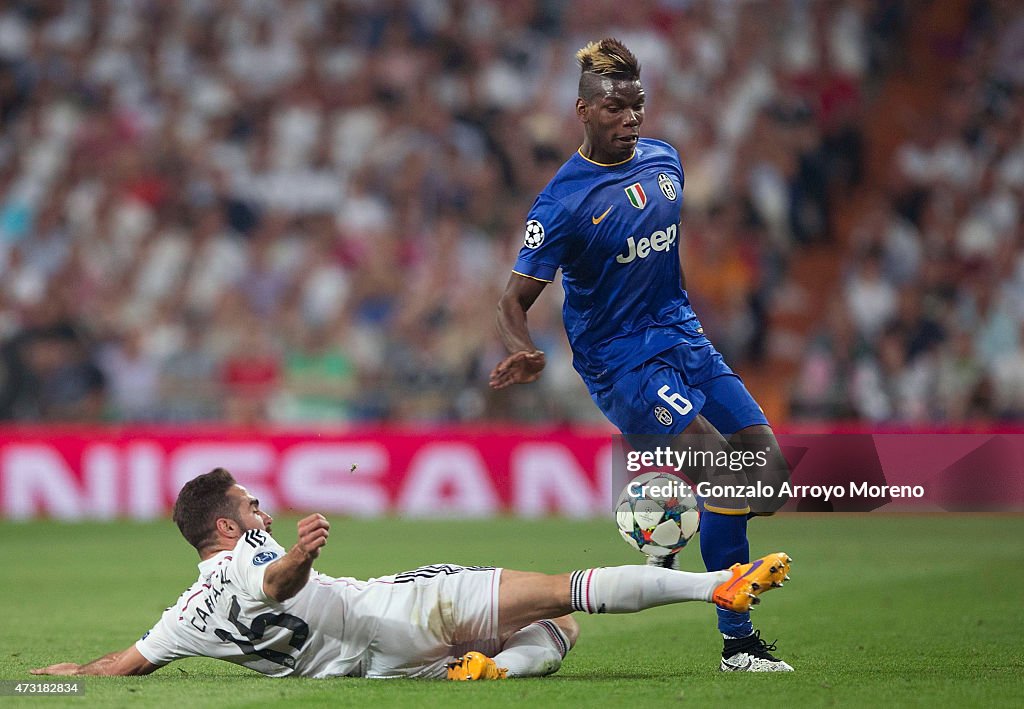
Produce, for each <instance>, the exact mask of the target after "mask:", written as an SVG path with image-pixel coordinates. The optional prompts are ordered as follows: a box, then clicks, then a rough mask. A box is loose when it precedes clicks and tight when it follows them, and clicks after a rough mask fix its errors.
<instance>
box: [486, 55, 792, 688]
mask: <svg viewBox="0 0 1024 709" xmlns="http://www.w3.org/2000/svg"><path fill="white" fill-rule="evenodd" d="M576 58H577V60H578V62H579V65H580V69H581V75H580V81H579V97H578V98H577V99H576V117H577V118H578V119H579V121H580V123H582V124H583V131H584V137H583V144H582V145H581V146H580V148H579V150H577V151H576V153H575V154H573V155H572V157H570V158H569V159H568V160H567V161H566V162H565V164H564V165H562V167H561V168H560V169H559V171H558V173H557V174H556V175H555V177H554V178H553V179H552V180H551V182H549V183H548V185H547V187H545V188H544V190H543V191H542V192H541V193H540V195H538V197H537V199H536V200H535V201H534V203H533V207H532V208H531V209H530V212H529V214H528V216H527V222H526V236H525V239H524V244H523V247H522V249H521V250H520V252H519V258H518V260H517V261H516V264H515V267H514V268H513V272H512V275H511V277H510V278H509V281H508V285H507V286H506V288H505V292H504V294H503V295H502V297H501V301H500V302H499V305H498V315H497V327H498V332H499V334H500V336H501V338H502V341H503V342H504V344H505V347H506V349H507V350H508V352H509V353H510V354H509V356H508V357H506V358H505V359H504V360H503V361H501V362H500V363H499V364H498V365H497V366H496V367H495V368H494V371H493V372H492V373H491V377H490V384H491V386H492V387H493V388H495V389H501V388H504V387H507V386H509V385H512V384H517V383H526V382H532V381H534V380H536V379H537V378H538V377H539V376H540V373H541V370H542V369H543V368H544V364H545V360H544V353H543V352H541V351H539V350H538V349H537V347H536V346H535V345H534V343H533V341H532V339H531V338H530V333H529V330H528V327H527V317H526V313H527V310H529V308H530V306H531V305H533V303H534V301H536V299H537V297H538V296H539V295H540V293H541V291H542V290H543V289H544V287H545V286H546V285H547V284H548V283H550V282H551V281H552V280H553V279H554V277H555V273H556V272H557V271H558V269H561V270H562V284H563V287H564V290H565V305H564V307H563V317H564V322H565V329H566V333H567V335H568V337H569V343H570V345H571V347H572V351H573V365H574V367H575V368H576V370H577V371H578V372H579V374H580V376H581V377H582V378H583V381H584V382H585V383H586V385H587V388H588V389H589V391H590V394H591V397H592V398H593V400H594V402H595V403H596V404H597V405H598V407H599V408H600V409H601V410H602V411H603V412H604V414H605V415H606V416H607V417H608V419H609V420H610V421H611V422H612V423H613V424H615V426H616V427H617V428H618V429H619V430H620V431H622V433H623V434H625V435H626V436H627V437H630V440H631V442H632V441H633V440H634V439H635V438H636V437H646V436H651V437H659V438H662V439H664V437H666V436H669V437H674V438H670V439H669V440H673V441H674V445H675V446H676V447H678V448H686V447H689V448H692V447H693V446H692V441H695V440H697V441H700V446H701V449H702V450H708V449H710V450H715V451H719V452H720V451H729V452H735V451H743V450H747V451H752V450H753V449H754V448H755V447H757V446H759V450H762V451H763V450H765V449H766V448H767V449H770V450H768V453H767V460H766V463H767V464H766V465H762V466H760V467H756V466H751V467H750V468H749V469H745V470H744V471H743V472H741V473H739V474H730V473H726V474H725V475H724V476H723V473H724V472H725V471H722V470H712V469H703V470H700V471H690V477H691V479H692V480H693V481H694V482H699V481H700V480H704V481H708V482H713V483H728V484H729V485H731V486H732V487H731V489H733V490H735V489H737V488H740V487H741V486H742V484H743V483H749V484H753V483H754V482H755V481H756V480H761V481H762V482H764V483H766V484H770V485H773V486H774V489H776V490H778V489H779V483H780V482H781V481H783V480H785V479H788V474H789V470H788V466H787V465H786V462H785V459H784V458H783V457H782V454H781V451H780V449H779V446H778V442H777V441H776V440H775V437H774V435H773V433H772V430H771V428H770V427H769V426H768V421H767V419H766V418H765V416H764V413H763V412H762V411H761V408H760V407H759V406H758V405H757V403H756V402H755V401H754V399H753V397H752V396H751V395H750V393H749V392H748V391H747V389H746V387H745V386H744V385H743V382H742V381H741V380H740V378H739V377H738V376H736V374H735V373H733V371H732V370H731V369H730V368H729V366H728V365H727V364H726V363H725V361H724V360H723V358H722V356H721V355H720V354H719V353H718V352H717V351H716V350H715V348H714V347H713V346H712V345H711V342H710V341H709V340H708V339H707V337H705V335H704V330H703V328H702V326H701V324H700V322H699V321H698V320H697V316H696V314H695V313H694V311H693V308H692V307H691V306H690V301H689V298H688V296H687V293H686V290H685V287H686V286H685V277H684V275H683V270H682V266H681V264H680V260H679V239H680V227H679V222H680V209H681V206H682V191H683V170H682V167H681V165H680V161H679V154H678V153H677V152H676V150H675V149H674V148H673V147H672V146H671V145H669V144H667V143H664V142H661V141H658V140H651V139H646V138H645V139H641V138H640V126H641V124H642V123H643V120H644V100H645V96H644V89H643V85H642V83H641V81H640V66H639V64H638V62H637V60H636V58H635V57H634V56H633V54H632V53H631V52H630V51H629V50H628V49H627V48H626V47H625V46H624V45H623V44H622V43H621V42H619V41H618V40H615V39H611V38H609V39H603V40H601V41H600V42H592V43H590V44H589V45H587V46H586V47H584V48H583V49H581V50H580V51H579V52H577V54H576ZM686 442H691V443H686ZM700 501H701V503H702V505H703V509H702V511H701V534H700V545H701V555H702V556H703V560H704V564H705V566H706V567H707V568H708V569H721V568H727V567H728V566H730V565H731V564H733V563H746V562H748V561H749V546H748V542H747V519H748V516H756V515H768V514H772V513H774V512H775V511H777V510H778V509H779V507H781V506H782V504H783V503H784V502H785V499H784V498H782V497H771V498H768V499H757V498H754V497H747V496H743V495H736V494H723V495H722V496H721V497H717V496H715V497H709V498H708V499H702V500H700ZM652 561H653V562H654V563H657V564H661V565H665V566H673V565H674V564H675V563H676V560H675V556H669V557H662V558H660V559H658V558H656V559H653V560H652ZM718 627H719V630H720V631H721V633H722V635H723V638H724V648H723V652H722V660H721V664H720V669H721V670H723V671H751V672H768V671H771V672H778V671H791V670H792V669H793V668H792V667H791V666H790V665H789V664H787V663H786V662H784V661H782V660H780V659H778V658H776V657H775V656H773V655H772V651H774V650H775V646H774V644H768V643H766V642H765V641H764V640H762V639H761V637H760V633H759V632H756V631H755V630H754V628H753V626H752V624H751V622H750V616H749V613H736V612H732V611H728V610H724V609H718Z"/></svg>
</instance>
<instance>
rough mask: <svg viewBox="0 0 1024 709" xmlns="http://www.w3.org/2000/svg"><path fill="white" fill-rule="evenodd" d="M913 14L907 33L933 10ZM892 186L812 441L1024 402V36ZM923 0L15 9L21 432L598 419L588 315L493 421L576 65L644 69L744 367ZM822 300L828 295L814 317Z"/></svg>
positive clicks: (722, 315) (988, 31)
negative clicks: (510, 281) (509, 323)
mask: <svg viewBox="0 0 1024 709" xmlns="http://www.w3.org/2000/svg"><path fill="white" fill-rule="evenodd" d="M909 4H910V5H912V4H913V3H912V2H911V3H909ZM981 4H982V5H984V8H983V9H982V11H978V12H976V13H975V15H974V24H973V25H972V27H971V28H970V32H969V34H968V35H967V36H965V41H964V60H963V62H962V63H961V69H960V71H959V72H958V73H957V75H956V76H955V77H951V81H950V87H949V91H948V98H947V102H946V105H945V106H944V107H943V110H942V112H941V115H940V116H936V117H935V119H934V120H933V121H930V122H929V123H928V124H927V125H922V130H921V132H920V133H919V134H918V136H917V137H916V138H915V140H914V142H912V143H908V144H907V145H905V146H903V147H902V148H901V149H900V151H899V152H898V154H897V155H895V156H894V161H895V162H894V177H893V185H892V186H891V189H889V190H887V191H884V192H879V195H880V196H879V197H878V198H877V200H876V201H875V203H874V204H873V207H872V209H870V210H868V211H866V212H865V213H864V214H863V217H862V219H861V221H860V223H859V224H858V226H857V236H856V239H855V241H856V244H855V249H854V252H853V254H852V256H851V260H850V263H849V264H848V268H847V271H848V273H846V277H847V281H846V286H845V291H843V292H842V294H841V295H840V297H839V298H838V299H837V300H836V302H835V304H834V307H833V308H832V310H831V312H830V317H829V320H828V325H827V327H826V328H825V329H824V330H823V331H822V332H821V333H820V336H819V337H817V338H816V339H815V343H814V346H813V347H810V348H808V355H807V359H806V361H805V362H804V364H803V366H802V368H801V372H800V374H799V376H798V380H797V382H796V388H795V393H794V397H793V410H794V413H795V414H797V415H799V416H807V417H819V416H824V417H830V418H849V417H856V418H863V419H868V420H872V421H885V420H901V419H914V420H920V419H929V418H947V417H948V418H963V417H967V416H975V415H986V416H992V415H1010V414H1012V413H1014V412H1017V413H1019V412H1020V411H1021V407H1022V404H1024V349H1022V348H1024V338H1022V337H1021V321H1022V318H1021V315H1022V304H1024V261H1022V260H1021V251H1022V249H1021V227H1020V223H1021V217H1020V213H1019V207H1020V198H1021V195H1022V191H1021V188H1022V185H1024V143H1022V142H1021V135H1024V130H1022V126H1021V116H1022V98H1021V96H1022V94H1021V80H1022V78H1024V77H1022V73H1021V67H1022V66H1024V57H1022V56H1021V47H1024V39H1022V38H1021V35H1022V34H1024V27H1022V22H1024V15H1022V14H1021V13H1019V12H1017V13H1016V14H1015V15H1013V13H1011V14H1010V16H1006V12H1007V10H1006V8H1007V7H1010V8H1011V9H1012V3H1002V4H1000V3H998V2H997V3H993V4H992V5H991V7H990V6H989V4H988V3H981ZM908 14H909V10H908V2H903V1H901V0H841V1H840V0H820V1H812V0H803V1H802V0H792V1H786V2H777V3H776V2H743V1H740V0H734V1H730V0H636V1H635V2H631V3H629V4H628V11H623V5H622V3H621V2H618V1H617V0H585V1H584V0H579V1H574V2H560V1H557V0H501V1H499V0H472V1H470V0H417V1H413V0H408V1H401V0H189V1H188V2H180V3H179V2H164V1H162V0H32V1H31V2H29V1H28V0H24V1H19V0H9V2H6V3H4V4H3V6H2V8H0V420H15V421H78V422H81V421H144V422H184V421H207V420H228V421H233V422H239V423H255V422H261V421H273V422H281V423H302V424H310V423H317V422H323V423H332V424H337V423H340V422H354V423H358V422H363V421H394V422H445V421H478V420H490V419H517V420H525V421H541V422H555V423H559V422H571V421H580V420H598V419H600V414H598V413H597V411H596V408H595V407H594V406H593V404H592V403H591V402H590V401H589V397H588V396H587V394H586V391H585V389H584V388H583V386H582V384H581V383H580V382H579V379H578V377H577V376H576V374H575V373H574V372H573V370H572V364H571V355H570V353H569V351H568V346H567V344H566V341H565V336H564V333H563V331H562V328H561V322H560V306H561V288H560V287H558V286H555V287H553V288H548V289H547V290H546V291H545V293H544V294H543V296H542V299H541V300H540V301H539V302H538V304H537V305H536V306H535V307H534V308H533V309H532V310H531V312H530V318H531V331H532V332H533V333H534V335H535V338H536V340H537V344H538V345H539V346H540V347H541V348H542V349H544V350H545V351H546V352H547V354H548V370H547V371H546V373H545V375H544V376H543V377H542V378H541V380H540V382H538V383H537V384H535V385H530V386H527V387H516V388H513V389H512V390H509V391H506V392H500V393H497V394H496V393H493V392H490V391H489V390H488V389H487V386H486V380H487V373H488V372H489V370H490V368H491V367H492V366H493V365H494V364H495V363H496V362H498V361H499V360H500V358H501V356H502V355H503V350H502V348H501V346H500V343H499V342H498V340H497V338H496V336H495V334H494V327H493V321H494V308H495V305H496V303H497V300H498V296H499V294H500V292H501V290H502V289H503V287H504V283H505V280H506V278H507V277H508V273H509V271H510V268H511V266H512V264H513V262H514V259H515V254H516V252H517V251H518V249H519V246H520V245H521V243H522V235H523V224H524V217H525V214H526V212H527V210H528V208H529V206H530V203H531V201H532V199H533V197H534V196H535V195H536V194H537V192H538V191H539V190H540V189H542V188H543V186H544V184H545V183H546V182H547V181H548V180H549V179H550V177H551V176H552V175H553V174H554V172H555V170H556V169H557V168H558V166H559V165H560V164H561V163H562V162H563V161H564V160H565V159H566V158H567V157H568V156H569V155H570V154H571V153H572V151H573V150H575V149H576V147H578V145H579V140H580V134H581V133H580V128H579V125H578V124H577V123H576V121H575V118H574V115H573V111H572V106H573V103H574V100H575V96H576V82H577V79H578V70H577V68H576V66H575V63H574V53H575V50H576V49H577V48H579V47H580V46H582V45H583V44H585V43H586V42H587V41H589V40H592V39H596V38H600V37H602V36H608V35H614V36H617V37H619V38H620V39H622V40H623V41H624V42H625V43H626V44H627V46H629V47H630V48H632V49H633V50H634V51H635V53H636V54H637V55H638V57H639V58H640V60H641V63H642V64H643V79H644V82H645V86H646V89H647V95H648V112H647V120H646V123H645V126H644V128H643V133H644V135H647V136H651V137H659V138H662V139H665V140H668V141H670V142H672V143H673V144H674V145H676V146H677V147H678V148H679V150H680V153H681V154H682V158H683V165H684V169H685V171H686V185H685V191H684V198H685V204H686V209H685V214H684V234H685V237H684V240H685V242H686V245H685V249H686V252H685V262H686V264H687V277H688V285H689V287H690V292H691V297H692V299H693V301H694V304H695V307H696V308H697V311H698V313H699V314H700V315H701V318H702V320H703V322H704V325H705V327H706V328H707V330H708V332H709V333H711V336H712V339H713V340H714V341H715V343H716V345H717V346H718V347H719V349H720V350H722V351H723V353H724V354H725V355H726V357H727V358H728V359H729V361H730V362H731V363H732V364H733V365H734V367H736V368H738V369H742V368H744V367H745V366H759V365H760V364H761V363H763V362H764V361H765V359H766V357H767V356H768V352H767V349H768V348H767V344H766V343H767V342H768V334H769V333H768V324H769V322H770V312H771V308H772V302H773V298H774V297H775V296H776V295H777V294H778V293H779V292H780V290H781V289H783V288H785V287H786V284H787V280H788V279H789V273H788V264H789V262H790V260H791V258H792V255H793V253H794V252H795V251H796V250H799V249H801V248H805V247H806V246H807V245H811V244H818V243H822V242H827V241H828V240H829V239H830V238H832V236H831V235H832V230H831V225H830V218H831V215H832V208H831V207H832V205H831V202H832V201H833V200H834V199H835V195H837V194H842V193H843V192H844V191H848V190H851V189H855V188H858V187H859V186H860V185H861V183H862V180H863V155H864V145H863V133H862V126H863V121H864V116H863V108H864V104H865V94H866V93H867V92H870V91H871V90H872V89H873V87H874V86H875V85H877V83H878V82H879V81H880V80H881V78H882V77H884V75H885V73H886V72H887V71H889V70H891V66H892V64H893V61H892V58H891V56H890V55H891V53H892V52H893V51H894V47H896V46H898V43H899V39H900V34H901V32H902V31H903V29H904V28H905V27H906V25H907V22H908ZM813 297H820V294H813Z"/></svg>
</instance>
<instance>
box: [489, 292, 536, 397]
mask: <svg viewBox="0 0 1024 709" xmlns="http://www.w3.org/2000/svg"><path fill="white" fill-rule="evenodd" d="M546 285H547V282H546V281H539V280H537V279H535V278H527V277H526V276H520V275H519V274H518V273H513V274H512V275H511V276H510V277H509V279H508V284H507V285H506V286H505V292H504V293H503V294H502V296H501V300H500V301H498V317H497V326H498V335H499V336H500V337H501V341H502V343H504V345H505V349H506V350H508V352H509V356H508V357H506V358H505V359H503V360H502V361H501V362H499V363H498V365H497V366H496V367H495V368H494V371H492V372H491V381H490V384H491V388H493V389H504V388H505V387H507V386H509V385H511V384H525V383H527V382H532V381H535V380H536V379H537V378H538V377H540V373H541V370H543V369H544V364H545V361H544V353H543V352H541V351H540V350H538V349H537V346H536V345H534V344H533V340H532V339H531V338H530V331H529V329H528V328H527V325H526V311H527V310H529V309H530V306H531V305H533V303H534V301H536V300H537V296H539V295H540V293H541V291H543V290H544V287H545V286H546Z"/></svg>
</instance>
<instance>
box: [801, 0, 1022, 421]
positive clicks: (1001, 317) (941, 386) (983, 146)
mask: <svg viewBox="0 0 1024 709" xmlns="http://www.w3.org/2000/svg"><path fill="white" fill-rule="evenodd" d="M953 39H955V43H954V45H953V49H954V51H956V52H957V53H958V61H957V62H956V70H955V72H953V73H952V75H950V76H949V77H948V81H947V85H946V86H945V88H944V93H943V97H942V101H941V104H940V105H939V106H938V110H937V111H935V112H934V113H932V114H930V115H928V116H923V117H922V116H918V117H917V119H918V122H917V123H916V125H915V126H914V130H912V131H909V135H911V138H910V139H909V140H907V141H906V142H904V143H903V144H902V145H900V146H899V148H898V150H897V151H896V152H895V154H894V155H892V158H891V159H892V163H891V174H890V177H889V184H887V185H883V186H880V189H878V190H877V191H876V192H874V193H873V195H872V198H871V199H870V200H869V202H868V205H869V206H868V208H867V209H865V210H864V211H863V213H862V214H861V215H860V218H859V220H858V222H857V224H856V226H855V230H854V233H853V235H852V237H853V238H852V240H851V241H852V243H851V244H850V247H851V248H850V251H849V260H848V262H847V263H845V274H844V275H845V281H844V287H843V290H842V292H841V294H839V296H838V297H837V298H836V301H835V302H834V303H833V304H832V307H831V310H830V312H829V316H828V318H827V322H826V323H825V325H824V326H823V328H822V329H821V332H820V333H819V335H818V337H817V338H816V339H815V340H814V342H813V344H812V345H811V347H810V348H809V350H808V354H807V356H806V358H805V360H804V363H803V367H802V371H801V373H800V376H799V377H798V381H797V383H796V388H795V395H794V401H793V404H794V413H795V414H796V415H798V416H800V417H805V418H815V419H822V418H824V419H860V420H864V421H871V422H923V421H949V422H964V421H976V420H979V419H996V420H1002V421H1009V420H1019V419H1022V418H1024V213H1022V208H1024V6H1021V5H1020V3H1013V2H1006V1H1001V2H993V3H987V2H978V3H974V4H973V5H972V7H971V21H970V23H969V25H968V26H967V27H965V28H964V32H963V34H962V35H961V36H959V37H956V38H953Z"/></svg>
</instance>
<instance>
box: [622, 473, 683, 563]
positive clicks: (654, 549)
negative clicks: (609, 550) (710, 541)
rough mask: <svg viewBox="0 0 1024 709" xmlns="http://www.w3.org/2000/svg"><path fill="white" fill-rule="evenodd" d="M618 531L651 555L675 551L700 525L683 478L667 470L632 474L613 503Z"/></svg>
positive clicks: (630, 542) (635, 547) (673, 552)
mask: <svg viewBox="0 0 1024 709" xmlns="http://www.w3.org/2000/svg"><path fill="white" fill-rule="evenodd" d="M615 522H616V524H618V526H619V534H621V535H622V538H623V539H625V540H626V543H627V544H629V545H630V546H631V547H633V548H634V549H639V550H640V551H642V552H643V553H645V554H649V555H650V556H668V555H669V554H675V553H676V552H678V551H679V550H680V549H682V548H683V547H685V546H686V545H687V543H688V542H689V541H690V540H691V539H693V536H694V535H695V534H697V531H698V530H699V529H700V512H698V510H697V500H696V499H694V497H693V491H692V490H691V489H690V486H689V485H688V484H687V483H686V481H684V480H682V479H681V478H678V477H676V476H675V475H669V474H668V473H645V474H644V475H638V476H637V477H635V478H633V480H631V481H630V483H629V484H628V485H626V487H625V489H624V490H623V491H622V494H621V495H619V500H618V502H617V503H616V504H615Z"/></svg>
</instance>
